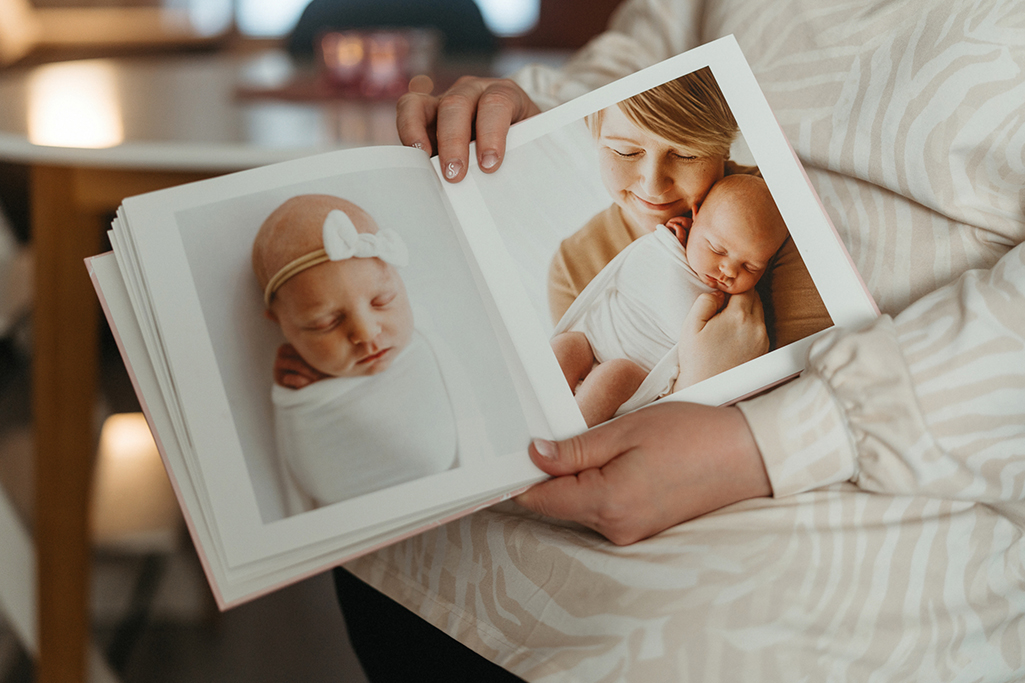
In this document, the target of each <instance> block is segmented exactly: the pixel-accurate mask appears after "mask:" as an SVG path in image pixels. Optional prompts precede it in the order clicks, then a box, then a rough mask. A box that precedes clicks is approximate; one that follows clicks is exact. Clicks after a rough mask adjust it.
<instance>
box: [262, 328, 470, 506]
mask: <svg viewBox="0 0 1025 683" xmlns="http://www.w3.org/2000/svg"><path fill="white" fill-rule="evenodd" d="M271 399H272V401H273V403H274V412H275V429H276V432H277V445H278V453H279V455H280V457H281V458H282V460H283V461H284V464H285V466H286V469H287V471H288V474H290V475H291V478H292V479H293V480H294V482H295V483H296V484H297V485H298V487H299V488H300V489H301V493H302V494H305V495H304V496H301V497H302V498H307V497H308V498H309V499H311V502H312V504H313V505H316V506H322V505H330V504H331V503H336V502H339V501H342V500H346V499H349V498H353V497H355V496H359V495H362V494H365V493H370V492H372V491H378V490H381V489H384V488H387V487H389V486H394V485H396V484H401V483H403V482H407V481H413V480H415V479H419V478H421V477H425V476H428V475H431V474H435V473H438V472H442V471H445V470H448V469H451V468H453V467H455V466H457V465H459V464H466V460H467V459H468V458H472V459H476V458H478V457H480V455H481V454H486V453H487V452H488V449H489V445H488V442H487V439H486V437H485V434H484V430H483V423H482V419H481V417H480V413H479V410H478V409H477V407H476V404H475V402H474V399H473V394H472V390H471V389H470V388H469V385H468V382H467V381H466V378H465V376H464V372H463V369H462V367H461V366H460V365H459V363H458V361H457V360H456V359H454V358H453V357H452V354H451V352H450V351H448V349H447V348H446V347H445V345H444V343H443V342H441V341H440V340H438V339H437V338H436V337H434V336H433V335H430V334H425V333H424V332H422V331H421V330H420V329H417V330H416V331H415V332H414V334H413V339H412V341H411V342H410V344H409V346H408V347H407V348H405V349H404V350H403V351H402V353H401V354H400V355H399V356H398V357H397V358H396V359H395V360H394V361H393V362H392V364H391V366H390V367H389V368H388V369H387V370H385V371H384V372H381V373H379V374H376V375H370V376H367V377H333V378H329V379H325V380H321V381H319V382H316V383H314V384H311V385H309V386H307V387H304V388H302V389H286V388H284V387H280V386H277V385H275V386H274V387H273V389H272V391H271ZM291 493H292V495H291V496H290V497H291V503H290V507H292V508H295V507H297V504H296V501H295V496H294V493H295V492H291ZM303 507H308V505H304V506H303Z"/></svg>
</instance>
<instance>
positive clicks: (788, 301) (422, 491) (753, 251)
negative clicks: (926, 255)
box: [87, 37, 878, 609]
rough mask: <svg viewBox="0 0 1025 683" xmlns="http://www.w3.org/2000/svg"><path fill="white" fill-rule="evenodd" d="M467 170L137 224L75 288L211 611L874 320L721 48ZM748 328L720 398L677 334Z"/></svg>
mask: <svg viewBox="0 0 1025 683" xmlns="http://www.w3.org/2000/svg"><path fill="white" fill-rule="evenodd" d="M470 158H471V159H474V158H475V152H474V150H472V149H471V154H470ZM471 165H472V166H473V168H472V169H471V170H470V171H469V173H468V174H467V176H466V178H465V179H464V180H463V181H461V182H459V183H457V184H451V183H448V182H446V181H444V180H443V169H441V168H440V167H439V163H438V160H437V158H434V159H431V158H429V157H428V156H427V155H426V154H425V153H424V152H423V151H421V150H417V149H413V148H405V147H370V148H360V149H352V150H343V151H338V152H330V153H326V154H322V155H318V156H313V157H308V158H305V159H299V160H296V161H289V162H285V163H281V164H276V165H273V166H266V167H262V168H256V169H252V170H247V171H242V172H239V173H233V174H230V175H226V176H222V177H218V178H214V179H210V180H205V181H202V182H198V183H192V184H188V185H183V186H180V187H175V188H171V189H167V190H162V191H159V192H153V193H150V194H146V195H141V196H136V197H130V198H128V199H125V201H124V203H123V204H122V206H121V208H120V209H119V211H118V213H117V217H116V219H115V221H114V224H113V226H112V229H111V231H110V238H111V244H112V245H113V251H112V252H111V253H107V254H102V255H99V256H95V257H93V258H91V259H89V260H88V261H87V266H88V268H89V271H90V274H91V277H92V279H93V282H94V284H95V286H96V290H97V293H98V295H99V297H100V300H101V303H102V305H103V309H104V312H105V314H106V316H107V319H108V321H109V323H110V325H111V328H112V329H113V330H114V334H115V338H116V339H117V341H118V344H119V348H120V349H121V353H122V355H123V357H124V361H125V364H126V366H127V367H128V369H129V373H130V375H131V376H132V380H133V382H134V385H135V389H136V391H137V393H138V396H139V399H140V402H141V404H142V406H143V410H144V411H145V413H146V417H147V419H148V421H149V425H150V428H151V430H152V432H153V435H154V437H155V439H156V442H157V445H158V447H159V450H160V453H161V456H162V458H163V460H164V464H165V466H166V468H167V471H168V474H169V476H170V479H171V482H172V485H173V487H174V490H175V492H176V494H177V495H178V498H179V501H180V503H181V507H182V510H183V512H184V514H185V518H186V521H187V524H188V528H189V531H190V533H191V535H192V539H193V541H194V543H195V544H196V547H197V549H198V551H199V555H200V557H201V560H202V562H203V565H204V569H205V571H206V574H207V578H208V579H209V582H210V585H211V588H212V590H213V593H214V596H215V598H216V600H217V602H218V605H219V606H220V607H221V608H222V609H225V608H228V607H231V606H233V605H236V604H238V603H240V602H243V601H245V600H248V599H251V598H253V597H255V596H257V595H260V594H263V593H265V592H267V591H270V590H273V589H275V588H278V587H281V586H283V585H286V584H288V583H291V582H294V581H297V580H299V579H300V578H303V577H306V576H309V575H311V574H313V573H316V572H319V571H322V570H324V569H326V568H329V567H332V566H335V565H338V564H340V563H343V562H345V561H346V560H348V559H351V558H354V557H356V556H359V555H361V554H364V553H367V552H371V551H373V550H374V549H376V548H379V547H382V546H384V545H387V544H389V543H393V542H396V541H398V540H400V539H402V538H406V537H408V536H410V535H413V534H416V533H418V532H420V531H422V530H424V529H425V528H428V527H430V526H434V525H438V524H443V523H445V522H447V521H449V520H452V519H455V518H457V517H459V516H461V515H465V514H469V513H471V512H473V511H475V510H478V509H481V508H482V507H485V506H488V505H490V504H493V503H495V502H498V501H500V500H504V499H506V498H509V497H511V496H514V495H515V494H516V493H518V492H520V491H523V490H525V489H526V488H527V487H529V486H531V485H532V484H535V483H537V482H539V481H541V480H543V479H544V478H545V475H544V474H543V473H542V472H541V471H540V470H538V469H537V468H536V467H534V465H533V464H532V463H531V461H530V459H529V457H528V455H527V448H528V445H529V443H530V441H531V440H532V439H534V438H546V439H562V438H566V437H569V436H571V435H573V434H576V433H579V432H581V431H583V430H584V429H586V428H587V427H588V426H589V425H595V424H599V423H601V422H604V421H606V420H609V419H615V418H616V417H617V416H619V415H622V414H624V413H626V412H629V411H632V410H635V409H638V408H641V407H643V406H645V405H649V404H651V403H653V402H656V401H671V400H687V401H697V402H702V403H707V404H713V405H720V404H728V403H731V402H734V401H737V400H739V399H741V398H743V397H745V396H748V395H751V394H754V393H757V392H759V391H762V390H764V389H766V388H767V387H770V386H772V385H774V384H777V383H779V382H782V381H785V380H786V379H788V378H790V377H793V376H795V375H797V374H799V373H800V372H801V370H802V362H803V359H804V357H805V356H806V354H807V351H808V347H809V345H810V344H811V343H812V342H813V341H814V340H815V339H816V338H817V337H818V336H820V335H821V334H822V333H823V332H825V331H826V330H828V329H830V328H833V327H841V328H858V327H861V326H863V325H864V324H866V323H867V322H869V321H870V320H871V319H872V318H873V317H875V316H876V315H877V314H878V312H877V309H876V307H875V304H874V303H873V301H872V299H871V297H870V296H869V294H868V293H867V291H866V289H865V287H864V284H863V283H862V281H861V279H860V277H859V276H858V274H857V272H856V271H855V269H854V267H853V265H852V263H851V261H850V258H849V257H848V255H847V252H846V250H845V249H844V246H843V245H842V243H841V242H840V240H839V238H838V236H837V234H836V232H835V230H834V229H833V227H832V225H831V223H830V221H829V218H828V216H827V215H826V213H825V211H824V209H823V207H822V205H821V203H820V202H819V200H818V198H817V197H816V195H815V193H814V190H813V189H812V188H811V186H810V184H809V183H808V180H807V177H806V176H805V174H804V171H803V169H802V168H801V166H800V163H799V162H798V160H797V157H796V156H795V154H794V153H793V150H792V149H791V147H790V145H789V144H788V142H787V140H786V139H785V137H784V136H783V134H782V132H781V130H780V127H779V125H778V124H777V122H776V120H775V119H774V117H773V115H772V112H771V111H770V110H769V107H768V105H767V103H766V101H765V98H764V96H763V95H762V93H761V91H760V90H759V88H758V84H757V82H756V81H755V78H754V76H753V74H752V73H751V70H750V68H749V67H748V65H747V63H746V62H745V60H744V57H743V55H742V54H741V52H740V49H739V47H738V46H737V44H736V42H735V41H734V40H733V39H732V37H728V38H723V39H721V40H718V41H715V42H713V43H709V44H707V45H704V46H702V47H699V48H697V49H695V50H692V51H690V52H687V53H685V54H682V55H679V56H677V57H674V58H672V59H670V60H667V61H665V62H662V63H660V64H657V65H655V66H652V67H650V68H648V69H645V70H643V71H640V72H638V73H635V74H632V75H630V76H628V77H626V78H623V79H621V80H619V81H616V82H615V83H612V84H610V85H607V86H605V87H602V88H599V89H597V90H595V91H593V92H590V93H588V94H586V95H584V96H582V97H580V98H578V99H576V100H573V101H571V102H569V103H567V104H564V105H562V106H559V107H557V108H555V109H552V110H551V111H548V112H545V113H543V114H540V115H538V116H535V117H532V118H530V119H528V120H526V121H523V122H521V123H519V124H516V125H514V126H513V127H512V129H511V130H510V132H509V137H508V144H507V152H506V157H505V160H504V162H503V164H502V166H501V168H500V169H499V170H498V171H497V172H495V173H492V174H487V173H483V172H481V171H480V170H479V169H478V168H477V167H476V164H471ZM740 304H743V305H746V306H748V307H749V308H751V309H752V310H755V311H756V313H757V312H758V311H760V312H761V313H760V314H759V315H762V316H763V317H764V326H765V333H764V335H762V342H761V343H759V344H755V345H753V346H751V348H750V353H749V354H748V356H749V357H751V358H752V359H751V360H748V361H746V362H743V363H740V364H739V365H736V366H735V367H732V368H729V369H727V370H725V371H718V372H714V373H713V372H710V371H709V370H708V368H707V367H705V366H703V364H702V360H701V359H700V358H698V357H696V356H695V354H693V353H691V349H690V348H689V347H688V339H689V338H690V337H689V336H688V334H689V333H688V330H691V331H692V330H693V329H694V327H695V325H698V326H700V325H701V324H703V321H707V320H708V319H709V318H710V317H712V316H714V315H716V314H717V312H719V311H721V310H723V309H724V308H728V307H729V306H732V305H740ZM737 343H739V342H737Z"/></svg>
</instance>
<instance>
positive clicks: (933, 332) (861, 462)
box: [740, 244, 1025, 503]
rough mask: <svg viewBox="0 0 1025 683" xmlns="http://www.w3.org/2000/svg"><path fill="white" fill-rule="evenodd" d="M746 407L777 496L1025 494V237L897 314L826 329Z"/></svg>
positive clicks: (1008, 498)
mask: <svg viewBox="0 0 1025 683" xmlns="http://www.w3.org/2000/svg"><path fill="white" fill-rule="evenodd" d="M740 409H741V410H742V411H743V413H744V415H745V417H747V420H748V423H749V424H750V426H751V428H752V430H753V431H754V434H755V439H756V441H757V442H758V446H759V448H760V449H761V452H762V456H763V458H764V461H765V465H766V469H767V470H768V473H769V478H770V480H771V482H772V486H773V492H774V495H775V496H776V497H782V496H788V495H792V494H795V493H800V492H802V491H808V490H811V489H815V488H819V487H822V486H825V485H828V484H833V483H837V482H842V481H851V482H853V483H855V484H856V485H857V486H859V487H860V488H862V489H864V490H866V491H873V492H883V493H889V494H922V495H928V496H932V497H937V498H946V499H960V500H970V501H979V502H986V503H997V502H1013V501H1021V500H1025V244H1019V246H1018V247H1016V248H1015V249H1013V250H1012V251H1010V252H1009V253H1007V254H1006V255H1005V256H1004V257H1003V258H1002V259H1001V260H1000V261H999V263H998V264H997V265H996V266H995V267H994V268H993V269H992V270H988V271H986V270H983V271H971V272H969V273H966V274H965V275H964V276H962V277H961V278H960V279H959V280H957V281H956V282H954V283H952V284H950V285H947V286H946V287H943V288H941V289H939V290H937V291H935V292H933V293H932V294H929V295H927V296H925V297H924V298H922V299H921V300H919V301H918V302H917V303H915V304H913V305H911V306H910V307H909V308H907V309H906V310H905V311H903V312H901V313H900V314H899V315H897V316H896V317H895V318H892V319H891V318H890V317H888V316H884V317H882V318H880V319H879V320H878V321H876V322H875V323H874V324H873V325H871V326H870V327H869V328H868V329H866V330H863V331H861V332H858V333H856V334H847V335H843V334H835V333H834V334H832V335H831V336H827V337H825V338H823V339H822V340H820V341H819V342H817V343H816V344H815V345H814V346H813V347H812V349H811V351H810V354H809V363H808V369H807V371H806V372H805V374H804V375H803V376H802V377H801V378H800V379H798V380H796V381H794V382H791V383H790V384H788V385H786V386H784V387H781V388H779V389H777V390H775V391H772V392H770V393H768V394H765V395H763V396H761V397H759V398H756V399H753V400H751V401H747V402H745V403H741V404H740Z"/></svg>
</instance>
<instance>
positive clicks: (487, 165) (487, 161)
mask: <svg viewBox="0 0 1025 683" xmlns="http://www.w3.org/2000/svg"><path fill="white" fill-rule="evenodd" d="M497 164H498V155H497V154H495V153H494V152H484V156H482V157H481V158H480V167H481V168H483V169H484V170H485V171H490V170H491V169H493V168H494V167H495V166H496V165H497Z"/></svg>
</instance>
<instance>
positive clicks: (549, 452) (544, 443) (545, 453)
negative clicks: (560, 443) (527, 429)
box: [533, 439, 558, 460]
mask: <svg viewBox="0 0 1025 683" xmlns="http://www.w3.org/2000/svg"><path fill="white" fill-rule="evenodd" d="M533 443H534V450H535V451H537V453H538V455H540V456H541V457H542V458H544V459H545V460H555V456H556V455H557V450H558V449H556V447H555V443H553V442H552V441H548V440H546V439H534V442H533Z"/></svg>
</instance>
